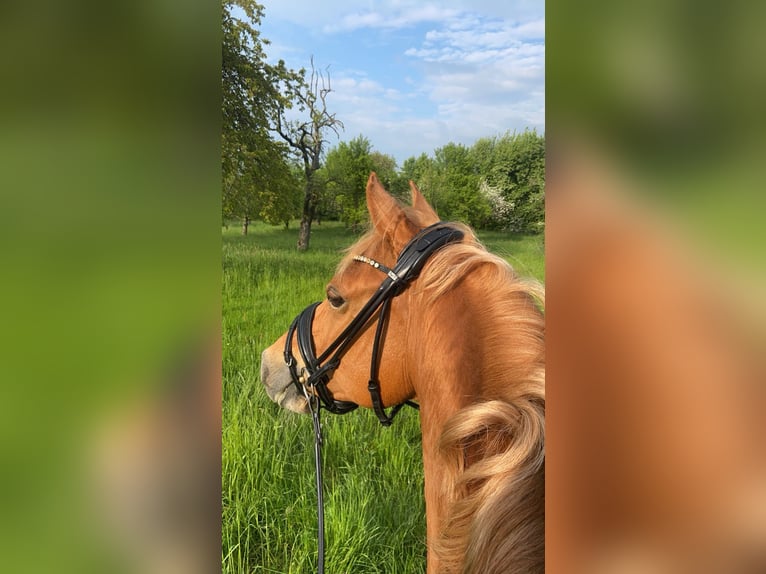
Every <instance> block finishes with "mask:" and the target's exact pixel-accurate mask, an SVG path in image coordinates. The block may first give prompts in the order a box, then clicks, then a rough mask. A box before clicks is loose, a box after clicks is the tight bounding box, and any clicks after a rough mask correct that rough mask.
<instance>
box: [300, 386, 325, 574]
mask: <svg viewBox="0 0 766 574" xmlns="http://www.w3.org/2000/svg"><path fill="white" fill-rule="evenodd" d="M303 394H304V395H305V396H306V401H307V402H308V404H309V411H311V420H312V422H313V423H314V461H315V463H316V465H315V466H316V485H317V528H318V533H317V540H318V547H319V548H318V550H317V553H318V558H317V561H318V564H317V574H324V492H323V491H324V488H323V482H322V425H321V423H320V422H319V411H320V408H319V397H317V396H316V395H310V394H309V393H308V391H307V390H306V387H303Z"/></svg>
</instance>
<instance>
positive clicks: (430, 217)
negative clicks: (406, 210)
mask: <svg viewBox="0 0 766 574" xmlns="http://www.w3.org/2000/svg"><path fill="white" fill-rule="evenodd" d="M410 191H411V192H412V207H413V208H414V209H415V211H417V212H418V213H420V215H422V216H423V220H424V221H423V225H424V226H426V227H427V226H429V225H432V224H434V223H436V222H437V221H439V216H438V215H437V213H436V212H435V211H434V208H433V207H431V206H430V205H428V202H427V201H426V198H425V197H423V194H422V193H420V190H419V189H418V186H417V185H415V182H413V181H412V180H410Z"/></svg>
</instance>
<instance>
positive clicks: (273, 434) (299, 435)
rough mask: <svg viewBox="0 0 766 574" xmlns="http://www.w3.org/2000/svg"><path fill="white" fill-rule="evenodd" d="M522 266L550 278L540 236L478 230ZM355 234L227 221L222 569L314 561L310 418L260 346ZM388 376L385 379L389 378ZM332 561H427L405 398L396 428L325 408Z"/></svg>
mask: <svg viewBox="0 0 766 574" xmlns="http://www.w3.org/2000/svg"><path fill="white" fill-rule="evenodd" d="M480 237H481V238H482V240H483V241H485V243H486V245H487V246H488V247H489V248H490V249H491V250H492V251H494V252H495V253H498V254H500V255H502V256H504V257H506V258H507V259H508V260H509V261H510V262H511V264H512V265H514V267H515V268H516V269H517V270H518V271H519V272H520V273H521V274H523V275H530V274H531V275H533V276H535V277H538V278H539V279H541V280H542V279H543V278H544V276H543V273H544V264H543V247H542V239H541V238H540V237H524V236H513V235H508V234H502V233H489V234H480ZM355 239H356V236H355V235H354V234H352V233H351V232H349V231H347V230H345V229H344V228H343V227H341V226H340V225H339V224H336V223H332V222H325V223H322V225H321V226H315V227H314V228H313V230H312V236H311V250H310V251H309V252H306V253H298V252H297V250H296V249H295V244H296V241H297V226H295V225H294V226H293V228H292V229H290V230H287V231H286V230H284V229H283V228H280V227H273V226H268V225H266V224H263V223H255V224H253V225H252V226H251V228H250V234H249V235H248V236H246V237H245V236H242V235H241V230H240V228H239V227H237V226H232V227H229V228H228V229H225V230H224V231H223V298H222V301H223V381H224V387H223V436H222V445H223V455H222V456H223V460H222V464H223V478H222V481H223V482H222V489H223V541H222V543H223V546H222V559H223V572H225V573H231V574H234V573H237V574H239V573H248V574H249V573H256V572H258V573H260V572H263V573H285V574H287V573H289V574H293V573H294V574H298V573H300V574H303V573H305V572H311V571H315V570H316V552H317V541H316V539H317V524H316V493H315V490H314V488H315V487H314V462H313V432H312V428H311V420H310V418H309V417H307V416H301V415H297V414H293V413H290V412H287V411H284V410H282V409H280V408H279V407H277V406H276V405H275V404H274V403H272V402H271V401H270V400H269V399H268V397H267V396H266V393H265V391H264V390H263V389H262V386H261V383H260V380H259V370H260V353H261V351H262V350H263V349H264V348H266V347H267V346H269V345H271V344H272V343H273V342H274V341H275V340H276V339H277V338H278V337H279V336H280V335H281V334H282V333H284V332H285V330H286V329H287V327H288V326H289V324H290V321H291V320H292V319H293V317H295V315H296V314H297V313H298V312H299V311H301V310H302V309H303V308H304V307H305V306H306V305H307V304H309V303H310V302H312V301H316V300H318V299H320V298H322V296H323V292H324V286H325V284H326V283H327V281H328V280H329V278H330V277H331V276H332V273H333V270H334V268H335V265H336V264H337V262H338V261H339V259H340V250H341V249H343V248H345V247H347V246H349V245H351V244H352V243H353V242H354V241H355ZM384 384H385V382H384ZM322 421H323V427H324V437H325V444H324V448H323V457H324V477H325V527H326V541H327V545H326V568H327V571H328V572H333V573H344V572H345V573H354V574H357V573H371V574H372V573H384V572H385V573H386V574H398V573H401V574H412V573H417V572H424V571H425V553H426V549H425V509H424V502H423V495H422V491H423V467H422V461H421V452H420V426H419V419H418V415H417V412H416V411H414V410H412V409H404V410H403V411H402V412H401V413H400V414H399V416H398V417H397V420H396V422H395V423H394V425H393V426H391V427H390V428H383V427H382V426H381V425H380V424H379V423H378V421H377V418H376V417H375V416H374V414H373V413H372V412H371V411H368V410H366V409H359V410H357V411H354V412H352V413H350V414H348V415H345V416H333V415H330V414H327V413H324V416H323V419H322Z"/></svg>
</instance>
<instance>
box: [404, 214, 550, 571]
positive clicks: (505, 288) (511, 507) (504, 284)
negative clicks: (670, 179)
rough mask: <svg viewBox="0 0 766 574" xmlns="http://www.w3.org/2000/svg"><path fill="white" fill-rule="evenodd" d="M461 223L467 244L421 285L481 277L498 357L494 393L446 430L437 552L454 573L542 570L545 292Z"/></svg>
mask: <svg viewBox="0 0 766 574" xmlns="http://www.w3.org/2000/svg"><path fill="white" fill-rule="evenodd" d="M461 229H462V230H463V231H464V233H465V238H464V240H463V242H461V243H458V244H454V245H450V246H448V247H446V248H444V249H442V250H440V251H439V252H437V253H436V254H435V255H434V256H433V258H432V260H430V261H429V264H428V265H427V266H426V268H425V269H424V270H423V273H422V275H421V277H420V278H419V280H418V281H417V282H416V283H415V284H414V285H413V288H414V289H415V290H416V293H419V294H420V295H421V296H422V298H423V299H422V301H423V303H424V304H426V305H427V304H429V303H433V302H434V301H436V300H437V299H438V298H439V297H441V296H443V295H444V294H446V293H447V292H449V291H450V290H452V289H454V288H456V287H457V286H458V285H459V284H460V283H461V282H462V281H464V280H465V279H466V278H467V277H468V276H469V274H470V273H472V272H474V273H477V274H479V273H480V274H481V275H480V281H481V285H482V286H483V289H482V293H483V297H482V300H481V302H480V304H479V305H476V310H475V313H476V314H478V315H479V316H478V318H477V319H478V321H480V323H481V324H482V326H483V344H485V345H487V346H489V347H490V349H488V352H489V353H490V354H491V356H492V357H493V365H492V370H491V371H489V372H486V373H482V377H483V378H484V381H483V384H484V385H485V386H486V387H489V388H492V389H493V393H492V396H490V397H481V398H479V402H476V403H474V404H472V405H469V406H467V407H465V408H463V409H461V410H460V411H458V412H457V413H455V414H454V415H453V416H452V417H451V418H450V419H449V420H448V421H447V423H446V424H445V426H444V429H443V431H442V434H441V437H440V441H439V450H440V452H441V455H442V459H443V468H444V474H445V476H446V477H447V479H446V480H445V492H444V494H445V496H446V497H447V499H448V501H449V504H448V508H449V511H448V515H447V517H446V520H445V522H444V525H443V529H442V536H441V538H440V540H439V541H438V543H437V544H436V545H435V547H434V551H435V552H437V553H438V555H439V557H440V566H441V571H443V572H445V573H451V572H463V573H476V574H478V573H498V574H499V573H501V572H502V573H516V572H518V573H522V572H523V573H529V572H543V571H544V536H545V532H544V520H545V518H544V490H545V487H544V484H545V479H544V473H545V470H544V467H545V453H544V444H545V343H544V331H545V323H544V316H543V313H542V310H541V308H542V306H543V305H544V299H545V295H544V289H543V287H542V285H540V284H539V283H537V282H534V281H528V280H523V279H521V278H519V277H518V276H517V275H516V273H515V272H514V270H513V268H512V267H511V266H510V265H509V264H508V263H507V262H506V261H505V260H503V259H502V258H500V257H497V256H496V255H493V254H491V253H489V252H487V251H486V249H485V248H484V246H483V245H481V244H480V243H479V242H478V241H477V240H476V237H475V235H474V234H473V233H472V232H471V231H470V229H468V228H467V227H465V226H461ZM510 346H512V347H513V349H510V348H509V347H510Z"/></svg>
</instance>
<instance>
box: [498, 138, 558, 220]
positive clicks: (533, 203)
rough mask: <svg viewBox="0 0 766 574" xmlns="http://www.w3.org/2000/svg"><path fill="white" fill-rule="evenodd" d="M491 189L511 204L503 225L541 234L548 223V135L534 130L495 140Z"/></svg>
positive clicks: (504, 201) (506, 202)
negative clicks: (546, 179) (546, 202)
mask: <svg viewBox="0 0 766 574" xmlns="http://www.w3.org/2000/svg"><path fill="white" fill-rule="evenodd" d="M486 182H487V185H488V188H489V189H496V190H498V191H499V193H500V195H501V196H502V200H503V201H502V202H499V203H498V205H503V204H505V205H507V207H508V209H507V213H506V216H505V217H503V218H502V221H501V227H503V228H506V229H510V230H512V231H519V232H523V233H539V232H542V231H543V230H544V226H545V138H544V137H543V136H540V135H538V134H537V132H535V131H534V130H525V131H524V132H522V133H520V134H505V135H504V136H503V137H502V138H500V139H498V140H497V141H496V142H495V151H494V154H493V161H492V167H491V169H490V170H489V172H488V173H487V174H486Z"/></svg>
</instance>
